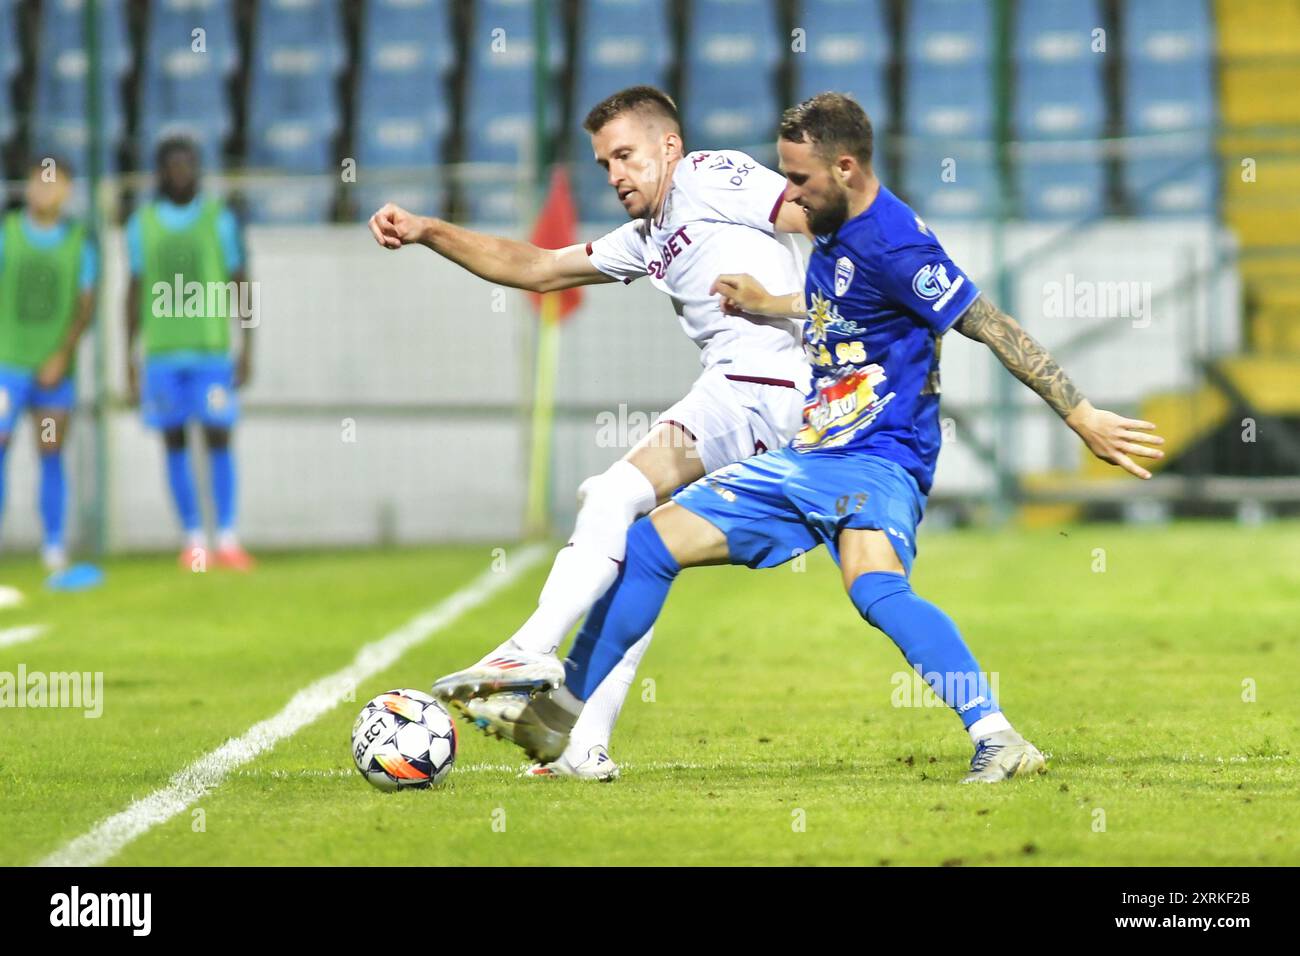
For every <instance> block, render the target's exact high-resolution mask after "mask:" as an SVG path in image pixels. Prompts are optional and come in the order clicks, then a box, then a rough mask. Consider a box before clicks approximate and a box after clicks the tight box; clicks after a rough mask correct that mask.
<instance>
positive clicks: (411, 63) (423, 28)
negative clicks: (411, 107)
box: [361, 0, 456, 79]
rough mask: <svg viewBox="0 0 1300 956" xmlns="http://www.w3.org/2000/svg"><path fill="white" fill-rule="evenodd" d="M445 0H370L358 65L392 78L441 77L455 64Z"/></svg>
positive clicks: (449, 9) (368, 70) (449, 5)
mask: <svg viewBox="0 0 1300 956" xmlns="http://www.w3.org/2000/svg"><path fill="white" fill-rule="evenodd" d="M452 27H453V24H452V17H451V4H450V3H449V2H448V0H371V2H369V3H367V4H366V17H365V24H364V25H363V27H362V34H361V36H362V43H361V66H362V70H363V71H365V72H370V73H373V74H381V75H385V76H388V77H390V78H392V79H397V78H399V77H403V76H411V77H427V76H438V77H444V76H446V75H447V74H448V73H449V72H451V70H452V69H453V68H454V67H455V66H456V46H455V43H454V42H453V32H452Z"/></svg>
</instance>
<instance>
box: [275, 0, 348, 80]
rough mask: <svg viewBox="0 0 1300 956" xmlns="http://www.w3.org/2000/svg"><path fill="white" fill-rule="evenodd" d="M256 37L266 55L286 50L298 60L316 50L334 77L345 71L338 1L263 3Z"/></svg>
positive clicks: (285, 52) (324, 65) (341, 24)
mask: <svg viewBox="0 0 1300 956" xmlns="http://www.w3.org/2000/svg"><path fill="white" fill-rule="evenodd" d="M253 35H254V37H255V38H256V41H257V45H258V47H259V49H260V50H261V51H262V52H263V53H275V52H276V51H281V50H283V51H284V55H285V56H294V55H296V53H297V51H300V50H302V49H305V48H310V49H313V50H315V51H316V52H317V54H318V55H319V56H320V57H321V59H322V60H323V63H322V68H323V69H327V70H329V71H330V72H331V73H337V72H338V71H339V70H340V69H341V68H342V67H343V61H344V59H345V57H346V55H347V50H346V47H345V45H344V42H343V22H342V19H341V17H340V15H339V4H338V0H259V2H258V4H257V20H256V22H255V23H254V25H253ZM286 66H287V65H286Z"/></svg>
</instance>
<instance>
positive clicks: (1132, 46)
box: [1117, 0, 1214, 64]
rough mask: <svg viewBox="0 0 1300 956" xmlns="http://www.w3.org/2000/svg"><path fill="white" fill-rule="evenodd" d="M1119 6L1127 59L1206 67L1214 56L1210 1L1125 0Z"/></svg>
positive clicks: (1122, 38)
mask: <svg viewBox="0 0 1300 956" xmlns="http://www.w3.org/2000/svg"><path fill="white" fill-rule="evenodd" d="M1117 6H1118V8H1119V18H1120V36H1121V40H1122V48H1123V50H1124V57H1125V59H1129V60H1146V61H1148V62H1156V63H1174V62H1200V63H1203V64H1204V63H1206V62H1207V61H1208V60H1209V58H1210V57H1211V56H1212V55H1213V53H1214V30H1213V27H1212V25H1211V20H1210V10H1209V0H1124V2H1123V3H1120V4H1117Z"/></svg>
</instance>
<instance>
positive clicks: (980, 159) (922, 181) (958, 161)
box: [903, 148, 998, 219]
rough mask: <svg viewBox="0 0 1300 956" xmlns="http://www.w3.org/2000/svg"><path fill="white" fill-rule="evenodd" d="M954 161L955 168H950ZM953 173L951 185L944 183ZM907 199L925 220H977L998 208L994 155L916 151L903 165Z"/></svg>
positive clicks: (960, 150)
mask: <svg viewBox="0 0 1300 956" xmlns="http://www.w3.org/2000/svg"><path fill="white" fill-rule="evenodd" d="M948 160H952V161H953V163H952V164H947V161H948ZM946 169H951V170H952V173H953V175H952V177H951V181H949V180H948V179H945V176H944V173H945V170H946ZM903 182H904V186H905V198H906V199H907V202H908V204H909V205H910V206H912V208H914V209H915V210H916V211H917V212H918V213H920V214H921V215H922V216H924V217H927V218H929V217H933V218H935V219H977V218H983V217H986V216H989V215H991V214H992V213H993V212H994V211H995V210H996V208H997V202H998V177H997V172H996V167H995V164H994V162H993V158H992V156H991V155H988V156H985V155H982V154H981V153H980V152H977V151H974V150H972V149H970V148H953V149H950V150H947V151H945V150H943V149H940V148H933V149H931V148H925V149H922V148H914V149H912V150H911V151H910V156H909V157H908V159H907V161H906V162H905V164H904V169H903Z"/></svg>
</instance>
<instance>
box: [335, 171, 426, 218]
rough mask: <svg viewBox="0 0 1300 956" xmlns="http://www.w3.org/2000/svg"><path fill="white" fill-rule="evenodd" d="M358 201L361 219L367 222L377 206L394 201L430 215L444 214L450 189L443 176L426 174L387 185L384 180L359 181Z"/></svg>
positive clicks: (358, 214) (356, 195)
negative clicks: (436, 176) (427, 175)
mask: <svg viewBox="0 0 1300 956" xmlns="http://www.w3.org/2000/svg"><path fill="white" fill-rule="evenodd" d="M353 198H354V199H355V201H356V206H357V208H356V217H357V221H358V222H365V221H366V220H367V219H369V218H370V217H371V215H372V214H373V213H374V211H375V210H376V209H378V208H379V207H380V206H382V205H383V204H384V203H388V202H393V203H397V205H399V206H401V207H402V208H403V209H409V210H411V211H412V212H417V213H420V214H421V215H427V216H442V215H444V213H445V210H444V207H445V205H446V202H447V190H446V188H445V187H444V185H443V183H442V181H441V180H434V179H432V178H426V179H424V180H416V181H405V180H404V181H402V182H400V183H394V184H391V185H387V184H384V183H377V184H367V185H364V186H361V185H358V187H357V189H356V192H355V193H354V197H353Z"/></svg>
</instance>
